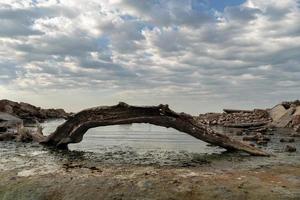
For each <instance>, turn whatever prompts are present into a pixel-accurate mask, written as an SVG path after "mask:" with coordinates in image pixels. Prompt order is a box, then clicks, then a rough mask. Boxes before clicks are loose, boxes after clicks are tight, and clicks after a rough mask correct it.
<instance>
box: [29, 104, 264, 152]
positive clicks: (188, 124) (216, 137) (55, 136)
mask: <svg viewBox="0 0 300 200" xmlns="http://www.w3.org/2000/svg"><path fill="white" fill-rule="evenodd" d="M132 123H149V124H153V125H157V126H163V127H167V128H169V127H172V128H174V129H176V130H178V131H181V132H184V133H187V134H189V135H191V136H193V137H195V138H197V139H200V140H202V141H205V142H207V143H211V144H213V145H217V146H220V147H223V148H225V149H227V150H239V151H244V152H247V153H249V154H251V155H256V156H269V155H270V154H268V153H267V152H264V151H263V150H260V149H258V148H256V147H253V146H251V145H249V144H247V143H244V142H241V141H238V140H234V139H232V138H230V137H228V136H226V135H223V134H220V133H217V132H216V131H214V130H212V129H211V128H210V127H208V126H207V125H203V124H200V123H198V122H197V121H196V120H195V119H194V118H193V117H192V116H190V115H188V114H185V113H176V112H174V111H172V110H170V109H169V107H168V105H159V106H149V107H141V106H130V105H128V104H126V103H122V102H121V103H119V104H118V105H115V106H102V107H95V108H90V109H86V110H83V111H81V112H79V113H77V114H75V115H74V116H72V117H70V118H69V119H68V120H67V121H66V122H65V123H63V124H62V125H60V126H59V127H58V128H57V129H56V131H55V132H53V133H52V134H50V135H49V136H43V135H42V133H41V132H40V133H38V134H33V135H32V137H33V140H35V141H38V142H40V143H42V144H45V145H49V146H55V147H57V148H67V145H68V144H70V143H78V142H80V141H81V140H82V138H83V135H84V134H85V133H86V132H87V131H88V130H89V129H90V128H95V127H99V126H109V125H120V124H132Z"/></svg>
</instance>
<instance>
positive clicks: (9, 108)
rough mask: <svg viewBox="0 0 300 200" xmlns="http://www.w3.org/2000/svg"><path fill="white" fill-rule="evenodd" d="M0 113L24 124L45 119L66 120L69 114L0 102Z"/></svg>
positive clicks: (12, 102) (5, 101) (62, 111)
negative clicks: (15, 118) (17, 119)
mask: <svg viewBox="0 0 300 200" xmlns="http://www.w3.org/2000/svg"><path fill="white" fill-rule="evenodd" d="M0 112H3V113H7V114H11V115H13V116H15V117H18V118H20V119H22V120H23V121H24V122H25V123H27V122H28V123H36V122H43V121H45V120H47V119H59V118H63V119H67V118H68V117H69V116H70V114H69V113H67V112H66V111H64V110H63V109H43V108H40V107H36V106H34V105H31V104H28V103H23V102H21V103H18V102H14V101H10V100H6V99H4V100H0Z"/></svg>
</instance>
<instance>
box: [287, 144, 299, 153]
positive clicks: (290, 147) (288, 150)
mask: <svg viewBox="0 0 300 200" xmlns="http://www.w3.org/2000/svg"><path fill="white" fill-rule="evenodd" d="M285 151H286V152H295V151H297V149H296V147H294V146H291V145H286V146H285Z"/></svg>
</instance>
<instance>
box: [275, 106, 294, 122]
mask: <svg viewBox="0 0 300 200" xmlns="http://www.w3.org/2000/svg"><path fill="white" fill-rule="evenodd" d="M294 112H295V108H294V107H291V108H289V109H288V110H286V112H285V113H284V115H282V116H281V117H280V118H279V119H278V120H276V121H273V123H272V124H273V125H274V126H276V127H287V126H288V125H289V124H290V123H291V122H292V120H293V117H294V116H293V114H294Z"/></svg>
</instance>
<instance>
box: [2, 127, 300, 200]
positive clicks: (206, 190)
mask: <svg viewBox="0 0 300 200" xmlns="http://www.w3.org/2000/svg"><path fill="white" fill-rule="evenodd" d="M288 134H289V132H288V131H286V130H285V131H283V130H278V131H275V132H273V135H272V136H271V137H272V138H271V141H272V143H270V144H268V145H267V146H264V147H262V148H265V149H266V150H268V151H271V152H272V153H273V154H274V155H275V156H273V157H270V158H265V157H251V156H248V155H245V154H239V153H229V152H224V153H222V154H210V155H208V154H197V153H190V152H183V151H181V152H167V151H161V150H158V151H151V152H146V153H144V154H140V153H137V152H135V150H134V149H132V148H119V147H112V148H106V149H103V152H102V153H86V152H75V151H73V152H68V151H53V150H49V149H46V148H44V147H41V146H40V145H38V144H21V143H12V142H1V143H0V146H1V152H0V155H1V159H0V180H1V181H0V199H1V200H15V199H18V200H50V199H53V200H54V199H55V200H60V199H72V200H73V199H78V200H85V199H86V200H93V199H149V200H150V199H151V200H152V199H180V200H184V199H228V200H231V199H255V200H259V199H264V200H268V199H295V200H296V199H300V159H299V158H300V153H299V149H300V147H299V146H300V141H299V140H300V138H295V142H293V143H292V144H291V145H293V146H296V147H297V148H298V150H297V151H296V152H285V151H284V147H285V145H287V143H281V142H280V139H281V138H282V137H289V136H288Z"/></svg>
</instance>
